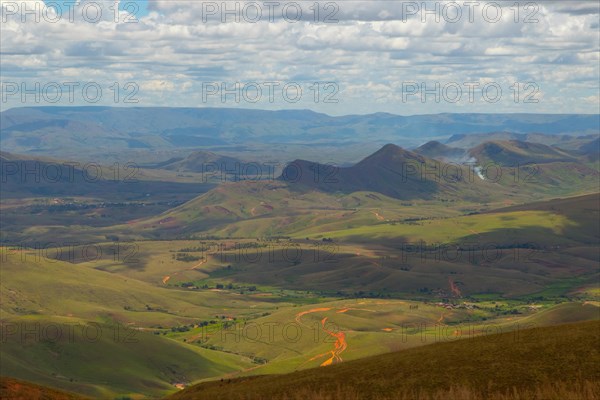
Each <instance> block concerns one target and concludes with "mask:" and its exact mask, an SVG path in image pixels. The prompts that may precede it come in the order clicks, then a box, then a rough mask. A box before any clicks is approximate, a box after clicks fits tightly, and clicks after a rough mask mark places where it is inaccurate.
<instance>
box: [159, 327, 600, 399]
mask: <svg viewBox="0 0 600 400" xmlns="http://www.w3.org/2000/svg"><path fill="white" fill-rule="evenodd" d="M599 341H600V322H599V321H594V322H586V323H579V324H572V325H560V326H554V327H547V328H535V329H528V330H522V331H519V332H517V333H515V332H511V333H503V334H499V335H491V336H484V337H476V338H470V339H466V340H459V341H455V342H450V343H436V344H433V345H430V346H424V347H419V348H414V349H408V350H404V351H400V352H396V353H390V354H384V355H381V356H377V357H371V358H366V359H362V360H356V361H349V362H346V363H343V364H337V365H331V366H328V367H321V368H318V369H310V370H305V371H300V372H295V373H292V374H287V375H280V376H258V377H253V378H241V379H233V380H228V379H227V380H225V381H216V382H208V383H203V384H199V385H196V386H193V387H191V388H188V389H186V390H184V391H182V392H180V393H177V394H175V395H173V396H171V397H170V399H174V400H175V399H190V398H193V399H198V400H200V399H214V398H235V399H265V398H269V399H341V398H344V399H359V398H360V399H405V398H422V399H425V398H436V399H438V398H445V399H466V398H468V399H474V398H486V399H499V398H501V397H500V396H501V395H504V396H505V397H502V399H523V398H530V399H544V400H546V399H559V398H560V399H576V398H579V399H581V398H590V399H591V398H597V396H598V395H600V384H598V378H599V377H600V351H599V350H598V346H597V344H598V342H599ZM428 394H431V395H432V396H437V397H428ZM419 396H420V397H419ZM467 396H468V397H467Z"/></svg>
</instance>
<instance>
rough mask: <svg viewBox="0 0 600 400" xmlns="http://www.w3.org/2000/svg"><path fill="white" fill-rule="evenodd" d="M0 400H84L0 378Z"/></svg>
mask: <svg viewBox="0 0 600 400" xmlns="http://www.w3.org/2000/svg"><path fill="white" fill-rule="evenodd" d="M0 398H1V399H4V400H86V399H88V398H87V397H83V396H80V395H77V394H74V393H69V392H64V391H62V390H56V389H52V388H49V387H47V386H40V385H36V384H33V383H31V382H25V381H21V380H18V379H13V378H7V377H0Z"/></svg>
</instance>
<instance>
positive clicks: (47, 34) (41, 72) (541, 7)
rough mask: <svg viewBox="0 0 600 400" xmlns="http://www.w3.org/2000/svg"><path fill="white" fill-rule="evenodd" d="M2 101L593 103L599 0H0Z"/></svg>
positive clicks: (407, 109) (424, 106)
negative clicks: (487, 0)
mask: <svg viewBox="0 0 600 400" xmlns="http://www.w3.org/2000/svg"><path fill="white" fill-rule="evenodd" d="M0 3H1V13H2V14H1V18H2V19H1V26H0V55H1V60H0V67H1V68H0V78H1V81H2V84H1V90H0V91H1V93H0V95H1V103H0V106H1V108H2V110H6V109H8V108H12V107H19V106H57V105H61V106H75V105H76V106H86V105H105V106H122V107H131V106H137V107H145V106H165V107H242V108H260V109H272V110H276V109H311V110H314V111H317V112H324V113H327V114H330V115H346V114H367V113H376V112H388V113H394V114H401V115H412V114H430V113H444V112H452V113H465V112H485V113H514V112H518V113H598V112H599V107H600V96H599V91H600V89H599V83H598V82H599V81H600V71H599V69H600V67H599V65H600V57H599V51H600V25H599V22H600V21H599V15H600V13H599V5H598V4H600V3H599V2H596V1H569V2H553V1H538V2H527V1H523V2H519V1H497V2H486V1H479V2H469V1H456V2H452V1H441V2H421V1H419V2H411V1H395V0H391V1H380V0H366V1H347V0H339V1H317V0H310V1H283V0H279V1H216V2H213V1H178V0H155V1H152V0H149V1H125V0H121V1H112V0H110V1H105V0H96V1H91V0H84V1H83V0H82V1H78V2H74V1H67V0H58V1H23V0H19V1H6V0H0Z"/></svg>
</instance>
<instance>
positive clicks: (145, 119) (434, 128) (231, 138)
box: [0, 107, 600, 157]
mask: <svg viewBox="0 0 600 400" xmlns="http://www.w3.org/2000/svg"><path fill="white" fill-rule="evenodd" d="M0 127H1V129H0V145H1V146H2V149H3V150H4V151H9V152H14V153H22V154H24V153H31V154H39V155H48V156H53V157H63V156H67V155H70V156H73V155H77V154H81V152H87V153H90V152H91V153H98V152H101V151H104V152H107V153H108V152H113V153H115V152H119V151H124V150H128V151H157V150H168V149H199V148H211V147H219V146H220V147H223V146H240V145H246V146H253V145H256V144H257V143H263V144H269V143H270V144H276V143H277V144H282V143H287V144H294V143H295V144H307V143H311V144H314V145H326V144H330V145H331V144H335V145H348V144H350V143H369V142H370V143H373V142H374V143H379V144H380V145H383V144H385V143H390V142H395V143H402V144H403V146H404V147H409V146H410V144H411V143H419V141H420V142H421V143H423V139H427V138H430V139H436V138H439V139H441V138H449V137H451V140H450V142H449V143H448V144H449V145H451V146H453V147H462V146H460V145H458V144H457V143H456V142H457V141H460V140H463V139H464V136H463V135H469V136H470V135H472V134H476V133H486V132H500V131H508V132H513V133H514V134H530V133H531V132H543V134H544V135H545V134H554V135H590V134H596V135H597V134H598V132H599V127H600V115H597V114H594V115H577V114H558V115H550V114H435V115H414V116H400V115H393V114H386V113H377V114H369V115H348V116H340V117H333V116H329V115H325V114H320V113H316V112H313V111H309V110H290V111H264V110H248V109H229V108H155V107H148V108H118V107H23V108H13V109H9V110H6V111H4V112H2V113H0ZM469 136H467V137H469ZM541 136H542V137H543V135H541ZM497 139H501V140H507V139H508V140H510V139H517V140H523V138H521V137H506V138H497ZM527 139H528V141H531V140H529V136H528V137H527ZM488 140H490V139H488ZM475 144H478V143H475ZM475 144H473V145H475ZM546 144H553V143H546ZM417 145H418V144H417ZM467 147H472V145H471V146H467Z"/></svg>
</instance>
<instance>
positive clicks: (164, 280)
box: [162, 258, 208, 285]
mask: <svg viewBox="0 0 600 400" xmlns="http://www.w3.org/2000/svg"><path fill="white" fill-rule="evenodd" d="M207 261H208V258H205V259H204V260H202V261H200V262H199V263H198V264H196V265H194V266H193V267H189V268H186V269H182V270H181V271H177V272H175V273H174V274H173V275H165V276H164V277H163V278H162V283H163V285H166V284H167V282H169V279H171V277H173V276H175V275H177V274H180V273H182V272H185V271H191V270H193V269H196V268H198V267H200V266H201V265H202V264H204V263H205V262H207Z"/></svg>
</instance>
